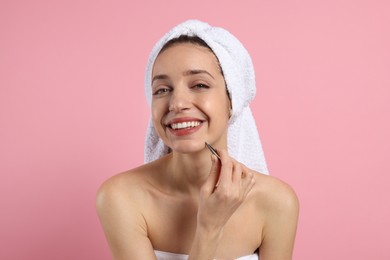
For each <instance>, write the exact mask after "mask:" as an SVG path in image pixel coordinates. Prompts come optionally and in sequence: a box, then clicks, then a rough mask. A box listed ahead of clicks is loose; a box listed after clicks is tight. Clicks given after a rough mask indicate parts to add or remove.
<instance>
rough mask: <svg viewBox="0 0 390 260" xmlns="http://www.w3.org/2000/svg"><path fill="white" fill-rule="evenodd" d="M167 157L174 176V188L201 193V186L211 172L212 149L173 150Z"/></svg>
mask: <svg viewBox="0 0 390 260" xmlns="http://www.w3.org/2000/svg"><path fill="white" fill-rule="evenodd" d="M167 159H168V162H167V170H168V175H169V176H170V177H171V178H172V180H171V181H172V182H171V183H172V188H174V189H177V190H179V191H181V192H183V193H188V194H190V195H197V194H199V190H200V188H201V187H202V185H203V184H204V182H205V181H206V179H207V177H208V176H209V174H210V169H211V153H210V151H209V150H208V149H207V148H205V149H203V150H202V151H199V152H197V153H191V154H182V153H177V152H174V151H173V152H172V153H171V154H170V155H169V157H168V158H167Z"/></svg>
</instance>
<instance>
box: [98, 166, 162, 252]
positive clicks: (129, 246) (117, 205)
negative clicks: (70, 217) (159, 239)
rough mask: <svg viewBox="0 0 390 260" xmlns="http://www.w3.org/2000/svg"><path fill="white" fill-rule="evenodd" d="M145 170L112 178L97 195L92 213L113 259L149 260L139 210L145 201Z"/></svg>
mask: <svg viewBox="0 0 390 260" xmlns="http://www.w3.org/2000/svg"><path fill="white" fill-rule="evenodd" d="M149 168H150V166H149V165H143V166H141V167H138V168H135V169H132V170H129V171H126V172H123V173H119V174H117V175H114V176H112V177H111V178H109V179H108V180H106V181H105V182H104V183H103V184H102V185H101V186H100V188H99V189H98V191H97V194H96V211H97V214H98V217H99V220H100V222H101V224H102V227H103V230H104V233H105V235H106V238H107V241H108V243H109V245H110V248H111V251H112V253H113V257H114V259H153V256H154V254H153V248H152V246H151V243H150V241H149V239H148V237H147V224H146V222H145V218H144V212H143V206H142V205H143V203H145V200H147V197H148V193H147V192H146V191H145V189H144V187H145V186H147V183H148V181H147V176H148V172H149ZM140 252H143V253H142V255H141V253H140Z"/></svg>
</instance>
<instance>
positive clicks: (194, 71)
mask: <svg viewBox="0 0 390 260" xmlns="http://www.w3.org/2000/svg"><path fill="white" fill-rule="evenodd" d="M196 74H207V75H209V76H210V77H212V78H213V79H214V77H213V75H211V74H210V73H209V72H208V71H207V70H187V71H185V72H184V73H183V76H189V75H196Z"/></svg>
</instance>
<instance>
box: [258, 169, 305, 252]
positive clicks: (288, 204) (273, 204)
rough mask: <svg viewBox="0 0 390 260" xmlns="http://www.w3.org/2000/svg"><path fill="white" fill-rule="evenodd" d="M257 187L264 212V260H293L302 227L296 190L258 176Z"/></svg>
mask: <svg viewBox="0 0 390 260" xmlns="http://www.w3.org/2000/svg"><path fill="white" fill-rule="evenodd" d="M255 176H256V177H255V178H256V184H255V186H254V188H253V193H252V194H253V196H254V197H255V200H256V203H257V205H259V206H258V209H259V210H260V211H261V212H263V213H264V218H265V219H264V226H263V231H262V243H261V246H260V255H261V259H291V258H292V252H293V245H294V240H295V234H296V229H297V224H298V215H299V201H298V197H297V195H296V193H295V191H294V190H293V189H292V188H291V186H290V185H288V184H287V183H285V182H283V181H281V180H279V179H278V178H275V177H272V176H268V175H263V174H256V175H255Z"/></svg>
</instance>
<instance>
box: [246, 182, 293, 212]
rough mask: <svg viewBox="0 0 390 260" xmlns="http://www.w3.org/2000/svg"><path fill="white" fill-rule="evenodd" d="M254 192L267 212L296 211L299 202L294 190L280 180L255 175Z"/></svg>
mask: <svg viewBox="0 0 390 260" xmlns="http://www.w3.org/2000/svg"><path fill="white" fill-rule="evenodd" d="M255 178H256V184H255V186H254V188H253V189H254V192H255V194H256V196H257V197H258V198H259V200H261V203H262V207H265V209H267V210H287V211H297V210H298V208H299V200H298V197H297V195H296V193H295V191H294V189H293V188H292V187H291V186H290V185H288V184H287V183H285V182H283V181H282V180H280V179H278V178H276V177H273V176H269V175H264V174H255Z"/></svg>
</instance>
